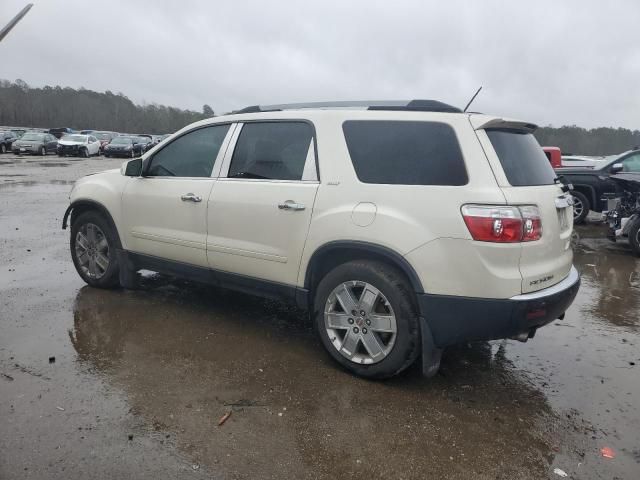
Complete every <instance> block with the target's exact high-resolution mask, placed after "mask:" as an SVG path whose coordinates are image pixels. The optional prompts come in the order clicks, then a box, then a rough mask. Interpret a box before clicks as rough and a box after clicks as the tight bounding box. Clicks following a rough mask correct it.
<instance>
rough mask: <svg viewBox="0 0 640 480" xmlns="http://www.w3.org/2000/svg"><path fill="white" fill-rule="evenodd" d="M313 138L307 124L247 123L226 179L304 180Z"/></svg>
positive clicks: (241, 133) (311, 130)
mask: <svg viewBox="0 0 640 480" xmlns="http://www.w3.org/2000/svg"><path fill="white" fill-rule="evenodd" d="M312 138H313V128H312V127H311V125H309V124H308V123H306V122H262V123H245V124H244V125H243V126H242V131H241V132H240V137H239V138H238V141H237V143H236V148H235V151H234V152H233V157H232V158H231V165H230V166H229V174H228V175H227V177H228V178H257V179H268V180H302V179H303V172H304V167H305V162H306V161H307V156H308V153H309V152H310V148H311V140H312ZM313 161H314V162H315V159H313Z"/></svg>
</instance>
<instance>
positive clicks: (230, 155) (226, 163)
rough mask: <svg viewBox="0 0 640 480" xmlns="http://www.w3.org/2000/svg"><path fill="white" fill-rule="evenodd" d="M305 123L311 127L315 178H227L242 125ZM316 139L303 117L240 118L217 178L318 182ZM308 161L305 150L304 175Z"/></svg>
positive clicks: (314, 132)
mask: <svg viewBox="0 0 640 480" xmlns="http://www.w3.org/2000/svg"><path fill="white" fill-rule="evenodd" d="M294 122H295V123H306V124H308V125H309V126H310V127H311V141H312V143H310V144H309V145H310V146H311V145H313V158H314V161H315V167H316V168H315V171H316V178H315V179H311V180H302V179H301V180H282V179H272V178H228V177H227V175H228V174H229V168H230V167H231V159H232V158H233V153H234V152H235V150H236V146H237V144H238V139H239V138H240V133H241V132H242V127H243V126H244V125H245V124H247V123H294ZM317 142H318V140H317V138H316V127H315V125H314V124H313V122H311V121H310V120H307V119H304V118H277V119H267V118H265V119H256V120H242V121H239V122H238V123H237V127H236V130H235V131H234V135H233V138H232V139H231V141H230V142H229V145H228V147H227V154H226V155H225V158H224V161H223V163H222V167H221V169H220V172H219V175H218V180H224V181H228V182H271V183H320V167H319V163H318V143H317ZM308 161H309V151H307V158H306V160H305V166H304V168H303V172H302V175H303V177H304V174H305V170H307V162H308Z"/></svg>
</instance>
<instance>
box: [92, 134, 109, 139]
mask: <svg viewBox="0 0 640 480" xmlns="http://www.w3.org/2000/svg"><path fill="white" fill-rule="evenodd" d="M93 135H94V136H95V137H96V138H97V139H98V140H109V138H111V137H110V136H109V134H108V133H94V134H93Z"/></svg>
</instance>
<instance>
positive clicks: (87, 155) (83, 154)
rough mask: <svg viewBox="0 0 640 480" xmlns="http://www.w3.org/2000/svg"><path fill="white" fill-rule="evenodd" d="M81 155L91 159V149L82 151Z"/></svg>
mask: <svg viewBox="0 0 640 480" xmlns="http://www.w3.org/2000/svg"><path fill="white" fill-rule="evenodd" d="M80 155H82V156H83V157H84V158H89V149H88V148H83V149H82V150H81V151H80Z"/></svg>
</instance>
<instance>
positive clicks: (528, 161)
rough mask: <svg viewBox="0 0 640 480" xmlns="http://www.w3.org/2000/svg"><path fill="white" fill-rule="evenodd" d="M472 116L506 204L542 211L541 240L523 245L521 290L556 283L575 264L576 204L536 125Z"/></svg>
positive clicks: (532, 289)
mask: <svg viewBox="0 0 640 480" xmlns="http://www.w3.org/2000/svg"><path fill="white" fill-rule="evenodd" d="M470 120H471V123H472V125H473V126H474V128H475V129H476V134H477V136H478V139H479V140H480V142H481V143H482V146H483V148H484V150H485V153H486V154H487V158H488V160H489V163H490V164H491V168H492V169H493V173H494V175H495V177H496V180H497V182H498V185H499V186H500V188H501V189H502V192H503V194H504V196H505V200H506V201H507V204H509V205H514V206H529V205H531V206H535V207H537V208H538V211H539V214H540V219H541V221H542V236H541V238H540V239H539V240H534V241H529V242H522V243H521V246H522V247H521V248H522V251H521V254H520V273H521V274H522V293H529V292H534V291H536V290H541V289H544V288H548V287H550V286H552V285H555V284H556V283H558V282H560V281H562V280H563V279H564V278H566V277H567V275H568V274H569V271H570V270H571V266H572V263H573V252H572V250H571V233H572V230H573V212H572V208H573V207H572V206H571V203H572V202H571V200H570V196H569V194H567V193H565V192H563V191H562V188H561V187H562V186H561V185H560V184H558V183H556V175H555V173H554V171H553V168H552V167H551V165H550V164H549V162H548V160H547V157H546V156H545V154H544V152H543V150H542V148H541V147H540V145H539V144H538V142H537V140H536V139H535V137H534V136H533V133H532V132H533V130H534V129H535V128H536V127H535V125H531V124H527V123H523V122H517V121H510V120H503V119H496V118H490V117H489V118H488V117H486V116H484V115H482V116H481V115H477V116H472V117H470Z"/></svg>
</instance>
